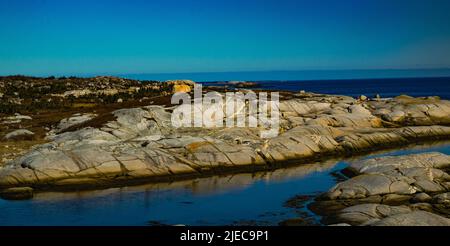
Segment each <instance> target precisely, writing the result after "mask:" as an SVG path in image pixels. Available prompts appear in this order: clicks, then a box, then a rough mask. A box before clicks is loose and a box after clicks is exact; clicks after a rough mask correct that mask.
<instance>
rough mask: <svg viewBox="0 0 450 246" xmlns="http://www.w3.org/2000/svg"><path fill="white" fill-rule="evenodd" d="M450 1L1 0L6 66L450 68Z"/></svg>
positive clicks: (19, 69)
mask: <svg viewBox="0 0 450 246" xmlns="http://www.w3.org/2000/svg"><path fill="white" fill-rule="evenodd" d="M449 13H450V1H448V0H433V1H428V0H421V1H419V0H409V1H406V0H404V1H403V0H389V1H388V0H373V1H369V0H348V1H344V0H342V1H338V0H333V1H331V0H322V1H301V0H296V1H294V0H277V1H275V0H214V1H213V0H191V1H187V0H159V1H158V0H153V1H150V0H147V1H144V0H128V1H125V0H123V1H118V0H96V1H92V0H89V1H88V0H77V1H75V0H73V1H69V0H28V1H27V0H0V74H1V75H6V74H29V75H52V74H54V75H72V74H74V75H80V74H128V73H172V72H223V71H269V70H310V69H385V68H388V69H390V68H450V14H449Z"/></svg>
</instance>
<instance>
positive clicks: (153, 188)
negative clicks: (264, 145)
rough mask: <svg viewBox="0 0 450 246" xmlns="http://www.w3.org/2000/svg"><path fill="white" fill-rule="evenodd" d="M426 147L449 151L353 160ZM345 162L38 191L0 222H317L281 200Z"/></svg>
mask: <svg viewBox="0 0 450 246" xmlns="http://www.w3.org/2000/svg"><path fill="white" fill-rule="evenodd" d="M428 151H439V152H442V153H446V154H450V143H448V142H446V143H437V144H433V145H429V144H427V145H420V146H415V147H410V148H406V149H400V150H391V151H386V152H382V153H380V152H379V153H375V154H372V155H370V156H365V157H358V158H354V159H359V158H370V157H373V156H382V155H404V154H411V153H419V152H428ZM354 159H353V160H354ZM349 161H352V160H343V161H336V160H330V161H326V162H323V163H315V164H308V165H301V166H298V167H292V168H287V169H279V170H275V171H272V172H261V173H255V174H235V175H228V176H221V177H210V178H202V179H196V180H190V181H180V182H173V183H161V184H149V185H142V186H130V187H123V188H111V189H105V190H97V191H84V192H67V193H62V192H46V193H38V194H36V196H35V198H34V199H32V200H27V201H6V200H0V225H151V224H157V223H162V224H171V225H172V224H184V225H247V224H257V225H277V224H278V222H280V221H282V220H284V219H288V218H292V217H298V216H299V212H301V214H302V216H311V218H312V219H317V221H318V218H317V217H315V216H314V215H313V214H312V213H311V212H310V211H308V210H307V209H306V208H303V209H300V210H302V211H299V210H298V209H297V210H295V209H292V208H288V207H284V206H283V204H284V203H285V202H286V201H287V200H288V199H289V198H291V197H293V196H295V195H299V194H305V195H311V194H318V193H320V192H324V191H326V190H328V189H329V188H331V187H332V186H333V185H334V184H335V183H336V180H335V178H334V176H333V175H332V173H333V172H335V171H338V170H341V169H343V168H345V167H346V166H347V163H348V162H349Z"/></svg>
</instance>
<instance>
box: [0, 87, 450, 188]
mask: <svg viewBox="0 0 450 246" xmlns="http://www.w3.org/2000/svg"><path fill="white" fill-rule="evenodd" d="M184 87H187V86H184ZM184 87H183V88H182V89H183V90H185V91H189V90H188V89H187V88H184ZM173 109H174V108H173V107H167V106H160V105H148V106H140V107H134V108H123V109H119V110H115V111H113V112H112V113H111V116H109V117H108V118H106V119H105V118H104V119H103V120H101V121H100V120H99V119H98V118H99V117H101V116H98V115H97V114H91V115H88V116H89V117H88V116H86V115H76V116H74V117H75V118H73V117H72V119H70V118H67V119H65V120H63V121H61V122H63V123H65V124H66V125H67V123H70V122H75V123H74V125H71V126H69V127H68V128H67V129H68V130H67V129H66V130H65V131H62V130H61V129H58V128H56V130H55V131H53V134H51V135H49V136H48V141H49V142H48V143H44V144H40V145H37V146H35V147H34V148H32V149H31V150H29V151H28V152H26V153H25V154H23V155H22V156H20V157H18V158H15V159H14V160H12V161H9V162H7V163H6V164H5V165H3V166H1V167H0V189H1V190H2V192H1V193H2V194H15V193H20V191H21V190H23V191H26V194H29V193H30V190H31V191H33V190H40V189H46V190H52V189H59V188H76V189H82V188H89V187H101V186H111V185H114V186H115V185H125V184H130V183H134V182H136V183H140V182H157V181H165V180H175V179H186V178H192V177H202V176H208V175H213V174H220V173H227V172H230V173H231V172H250V171H259V170H271V169H274V168H280V167H286V166H288V165H293V164H294V163H295V164H301V163H306V162H310V161H314V160H319V159H326V158H328V157H337V156H350V155H355V154H361V153H364V152H370V151H373V150H377V149H385V148H391V147H395V146H404V145H407V144H411V143H414V142H419V141H426V140H434V139H449V138H450V127H449V126H448V125H449V124H450V102H449V101H446V100H440V99H439V98H435V97H429V98H412V97H408V96H399V97H396V98H387V99H383V98H375V99H369V98H367V97H361V98H358V99H355V98H352V97H348V96H339V95H321V94H314V93H306V92H300V93H283V94H282V95H281V98H280V105H279V109H280V113H281V115H280V116H281V119H280V127H281V131H280V134H279V135H278V136H277V137H274V138H271V139H262V138H261V137H260V135H259V133H260V130H261V127H256V128H248V127H247V128H237V127H235V128H174V127H173V126H172V125H171V121H170V120H171V112H172V111H173ZM240 110H241V111H239V112H238V113H237V114H246V112H248V110H246V108H245V107H244V108H241V109H240ZM103 117H104V116H103ZM80 118H81V119H82V121H79V120H80ZM91 122H96V124H93V125H90V123H91ZM98 122H100V123H98Z"/></svg>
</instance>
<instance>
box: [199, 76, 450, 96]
mask: <svg viewBox="0 0 450 246" xmlns="http://www.w3.org/2000/svg"><path fill="white" fill-rule="evenodd" d="M203 84H205V85H214V84H216V82H204V83H203ZM258 84H259V86H257V87H256V88H260V89H269V90H288V91H300V90H305V91H308V92H315V93H324V94H339V95H347V96H352V97H357V96H360V95H366V96H369V97H375V95H377V94H379V95H380V96H381V97H394V96H398V95H410V96H414V97H423V96H439V97H441V98H442V99H450V77H441V78H390V79H350V80H303V81H258Z"/></svg>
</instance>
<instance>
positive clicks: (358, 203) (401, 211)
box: [309, 152, 450, 226]
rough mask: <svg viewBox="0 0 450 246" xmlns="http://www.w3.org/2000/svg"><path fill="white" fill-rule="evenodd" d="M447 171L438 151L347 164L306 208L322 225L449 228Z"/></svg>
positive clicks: (447, 164)
mask: <svg viewBox="0 0 450 246" xmlns="http://www.w3.org/2000/svg"><path fill="white" fill-rule="evenodd" d="M449 167H450V156H449V155H445V154H442V153H439V152H428V153H421V154H411V155H406V156H387V157H380V158H372V159H368V160H362V161H357V162H353V163H351V164H350V166H349V167H348V168H347V169H345V170H344V171H343V173H345V174H346V175H347V176H348V177H349V178H348V179H347V180H345V181H343V182H340V183H338V184H337V185H335V186H334V187H332V188H331V189H330V190H329V191H328V192H326V193H324V194H322V195H320V196H318V197H317V198H316V199H315V201H314V202H313V203H311V204H309V209H310V210H312V211H313V212H315V213H316V214H318V215H321V216H323V223H324V224H326V225H354V226H356V225H358V226H359V225H362V226H420V225H422V226H450V219H449V218H450V193H449V191H450V175H449V173H448V171H449Z"/></svg>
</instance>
